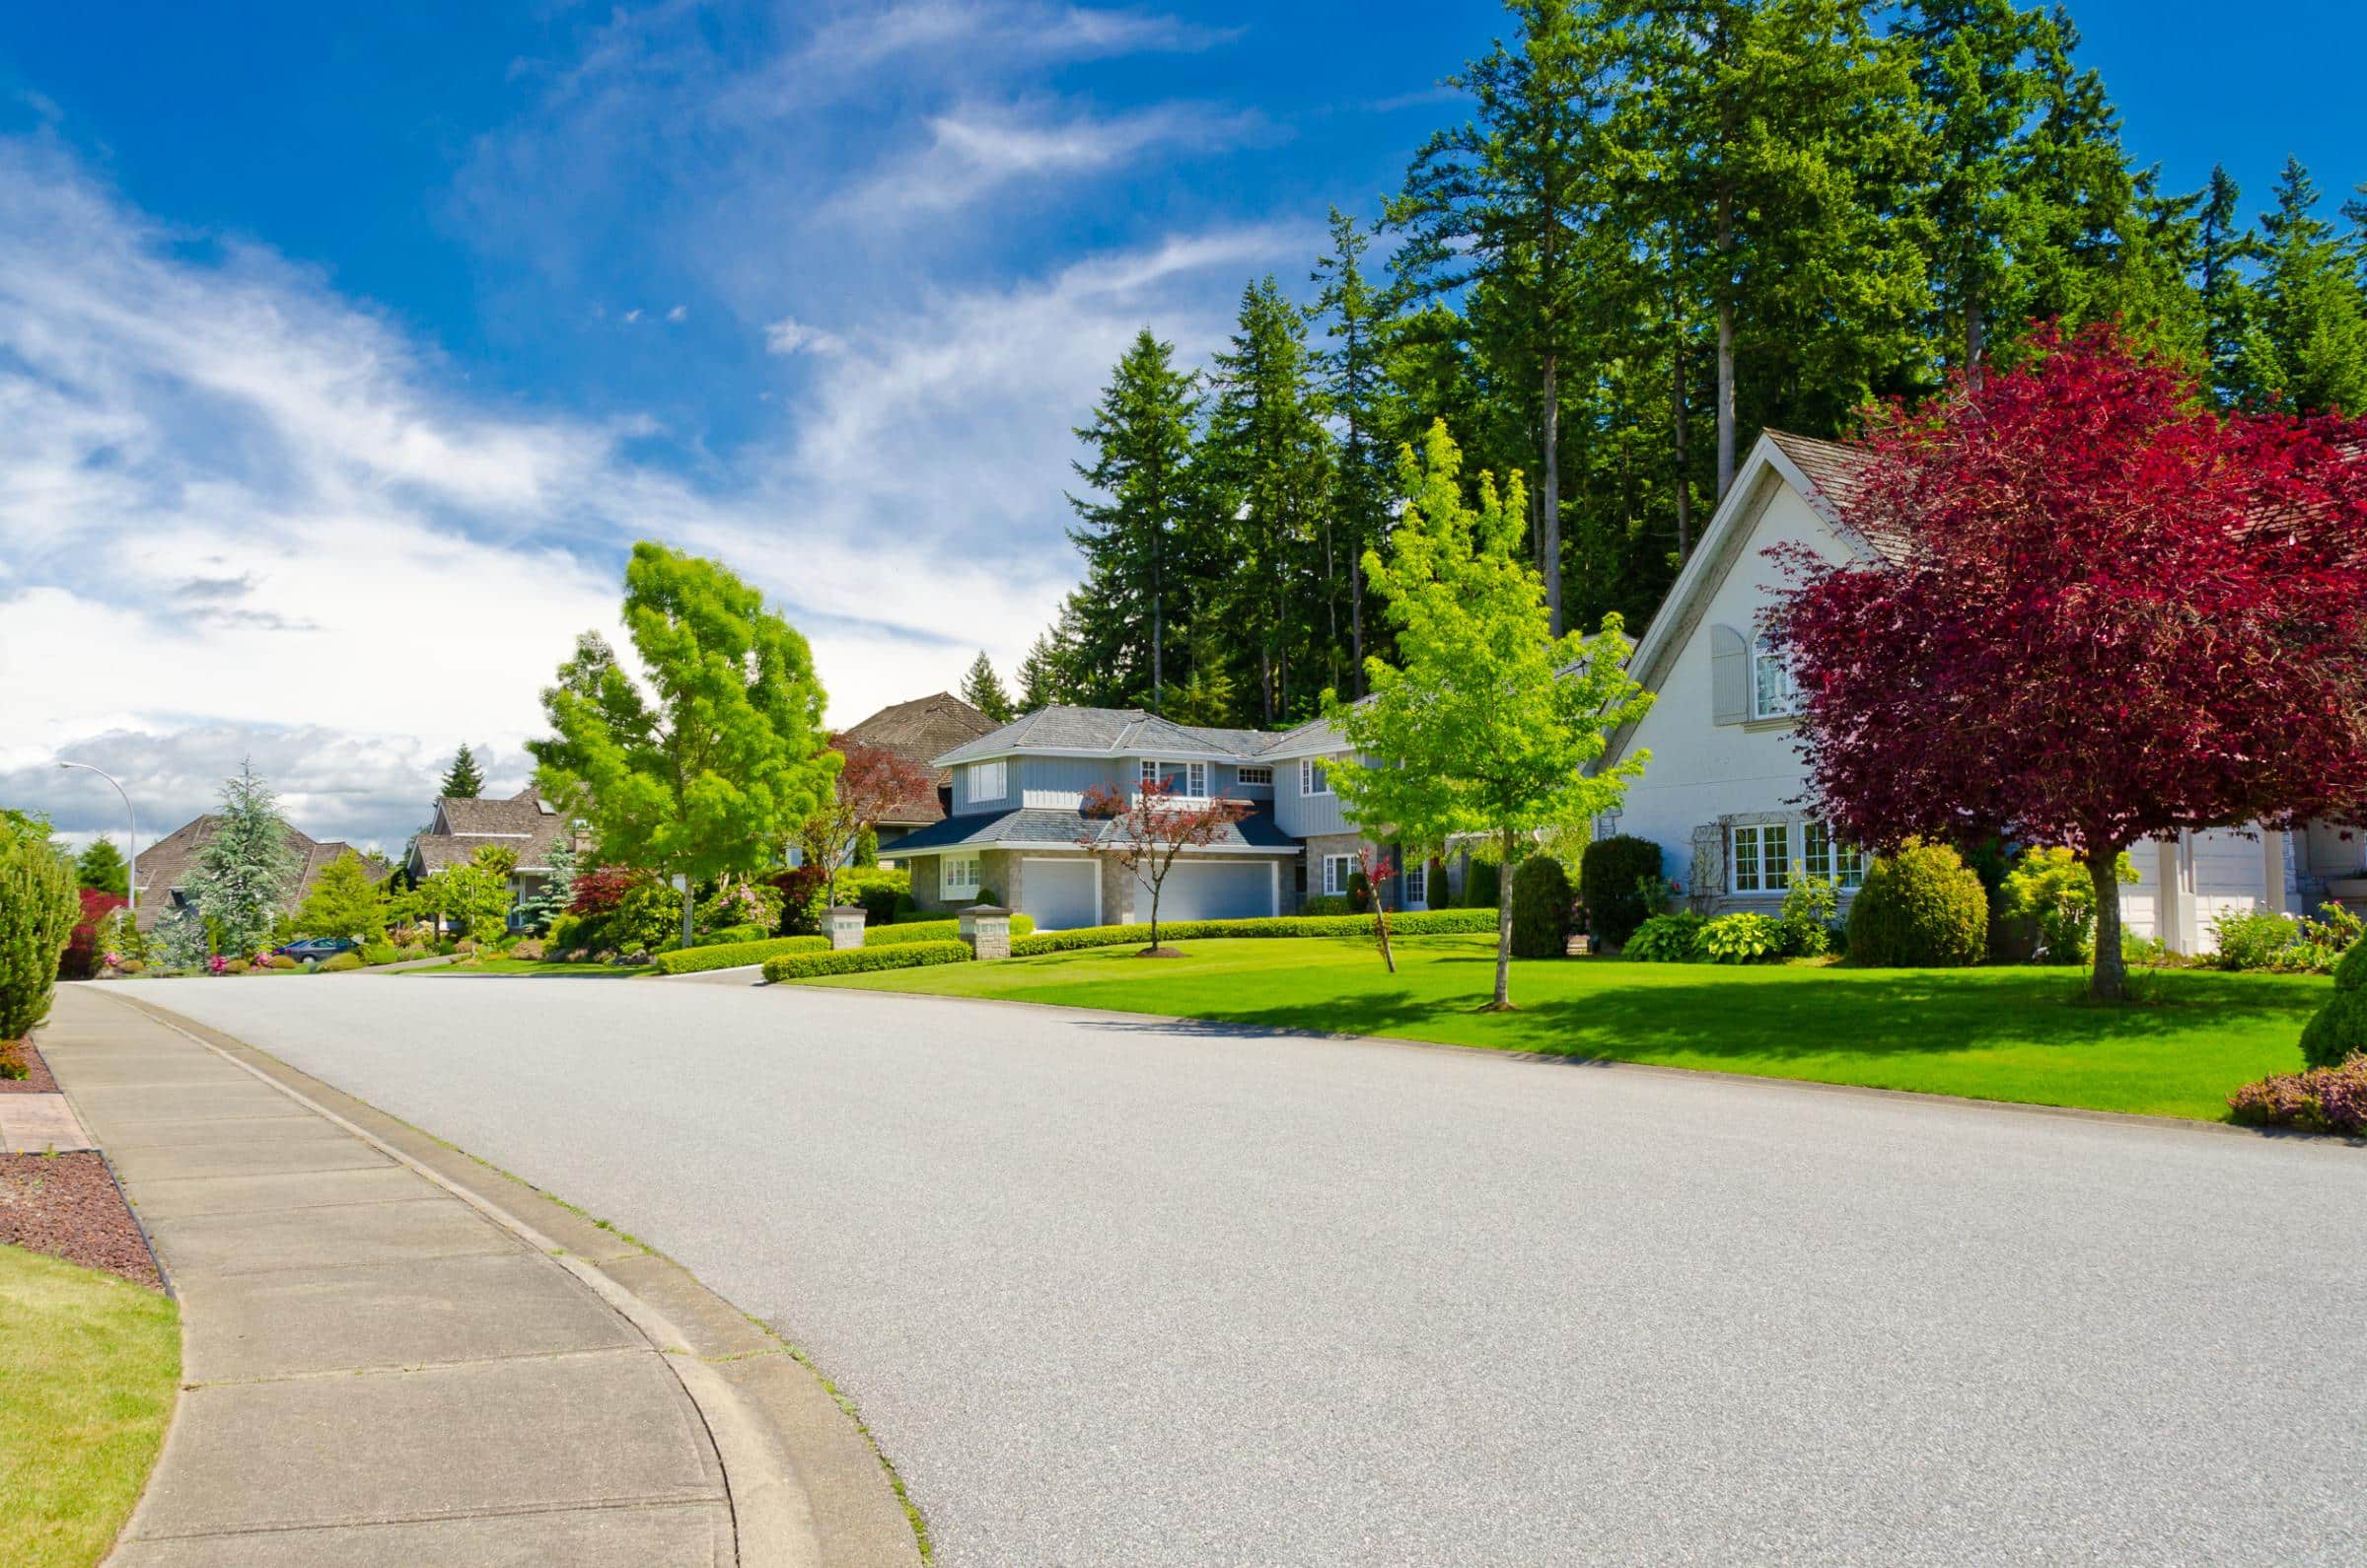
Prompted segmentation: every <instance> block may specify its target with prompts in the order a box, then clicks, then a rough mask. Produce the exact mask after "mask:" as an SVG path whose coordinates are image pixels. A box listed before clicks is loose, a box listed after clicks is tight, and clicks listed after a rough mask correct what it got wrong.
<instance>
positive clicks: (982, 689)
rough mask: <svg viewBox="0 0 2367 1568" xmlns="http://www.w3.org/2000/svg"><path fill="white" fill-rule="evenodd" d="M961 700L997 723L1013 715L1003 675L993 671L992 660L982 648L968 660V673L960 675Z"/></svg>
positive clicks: (1008, 720) (1006, 721)
mask: <svg viewBox="0 0 2367 1568" xmlns="http://www.w3.org/2000/svg"><path fill="white" fill-rule="evenodd" d="M962 700H963V701H965V702H967V703H968V704H969V705H970V706H971V707H973V708H975V709H977V710H978V711H979V712H980V713H983V714H984V715H986V717H988V718H989V719H992V720H993V721H994V722H995V723H997V724H1009V723H1010V722H1011V720H1012V718H1013V717H1014V715H1013V713H1012V711H1011V693H1010V692H1009V691H1007V690H1005V689H1004V687H1003V677H1000V676H998V675H996V674H995V673H994V662H993V661H992V660H990V659H988V658H987V657H986V650H985V649H983V648H981V649H979V650H978V656H977V658H975V659H973V660H971V661H970V664H969V673H968V675H966V676H964V677H962Z"/></svg>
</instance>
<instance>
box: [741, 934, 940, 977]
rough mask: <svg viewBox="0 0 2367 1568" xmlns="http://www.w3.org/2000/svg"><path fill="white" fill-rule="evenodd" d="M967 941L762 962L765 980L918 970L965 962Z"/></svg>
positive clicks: (799, 955)
mask: <svg viewBox="0 0 2367 1568" xmlns="http://www.w3.org/2000/svg"><path fill="white" fill-rule="evenodd" d="M968 962H969V944H968V943H967V942H897V943H892V944H890V945H889V946H887V947H884V948H840V949H838V950H837V951H836V952H834V953H790V954H785V955H783V956H782V957H780V958H777V959H768V960H766V961H765V963H764V978H765V979H767V980H773V981H779V980H811V979H814V978H816V977H817V976H820V975H825V974H860V973H862V972H863V971H865V970H867V969H917V968H921V967H923V966H925V965H927V964H932V963H968Z"/></svg>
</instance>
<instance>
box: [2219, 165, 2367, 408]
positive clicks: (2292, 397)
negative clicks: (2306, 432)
mask: <svg viewBox="0 0 2367 1568" xmlns="http://www.w3.org/2000/svg"><path fill="white" fill-rule="evenodd" d="M2317 208H2318V187H2317V185H2316V183H2315V182H2314V181H2312V179H2311V178H2310V174H2309V171H2308V170H2306V169H2304V168H2303V167H2302V166H2301V162H2300V160H2298V159H2291V158H2288V159H2287V160H2286V161H2285V167H2284V171H2283V173H2282V174H2281V175H2280V176H2279V177H2278V178H2277V185H2276V208H2275V210H2274V211H2272V212H2266V213H2262V214H2261V215H2260V239H2259V255H2260V258H2261V268H2260V276H2259V282H2258V284H2257V285H2256V286H2255V287H2256V289H2257V298H2258V310H2257V313H2256V315H2255V319H2254V321H2252V323H2251V325H2250V327H2249V329H2248V331H2247V332H2246V335H2245V340H2244V345H2243V347H2242V349H2241V350H2240V351H2239V354H2238V364H2237V371H2236V381H2237V385H2238V389H2239V392H2241V394H2242V395H2243V396H2244V398H2245V400H2246V401H2248V402H2251V403H2254V404H2265V403H2268V402H2270V401H2276V402H2280V403H2282V404H2283V405H2284V406H2285V407H2287V408H2290V409H2293V410H2296V411H2307V412H2312V413H2315V412H2320V411H2325V410H2342V411H2346V412H2356V411H2362V410H2367V296H2363V295H2362V294H2361V292H2360V287H2359V274H2358V263H2357V260H2356V258H2355V256H2354V255H2353V254H2352V253H2351V252H2350V250H2349V249H2348V248H2347V247H2346V246H2345V245H2344V244H2343V243H2342V241H2341V239H2340V238H2339V237H2338V236H2336V234H2335V233H2334V229H2333V225H2331V224H2330V223H2328V222H2327V221H2326V220H2325V219H2323V218H2321V217H2319V216H2318V212H2317Z"/></svg>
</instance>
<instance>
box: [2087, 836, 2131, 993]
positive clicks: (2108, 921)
mask: <svg viewBox="0 0 2367 1568" xmlns="http://www.w3.org/2000/svg"><path fill="white" fill-rule="evenodd" d="M2088 881H2089V882H2090V883H2091V884H2093V885H2094V887H2095V889H2096V969H2095V979H2094V981H2093V983H2092V986H2091V994H2092V995H2094V997H2095V998H2096V1000H2097V1001H2099V1002H2125V1001H2127V1000H2128V964H2127V962H2126V961H2125V960H2123V959H2122V957H2121V955H2120V846H2119V845H2117V844H2115V845H2113V846H2111V847H2110V848H2106V849H2099V850H2096V851H2093V852H2092V853H2090V854H2089V856H2088Z"/></svg>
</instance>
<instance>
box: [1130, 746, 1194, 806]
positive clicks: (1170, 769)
mask: <svg viewBox="0 0 2367 1568" xmlns="http://www.w3.org/2000/svg"><path fill="white" fill-rule="evenodd" d="M1162 783H1164V784H1165V785H1167V787H1168V788H1169V789H1170V790H1172V791H1174V792H1175V793H1176V794H1178V795H1181V796H1183V797H1184V798H1186V799H1188V800H1205V799H1207V798H1208V764H1207V763H1205V762H1161V761H1158V760H1156V759H1154V758H1151V757H1147V756H1146V757H1144V758H1143V759H1142V787H1143V788H1144V789H1150V788H1152V787H1153V786H1155V785H1158V784H1162Z"/></svg>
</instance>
